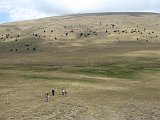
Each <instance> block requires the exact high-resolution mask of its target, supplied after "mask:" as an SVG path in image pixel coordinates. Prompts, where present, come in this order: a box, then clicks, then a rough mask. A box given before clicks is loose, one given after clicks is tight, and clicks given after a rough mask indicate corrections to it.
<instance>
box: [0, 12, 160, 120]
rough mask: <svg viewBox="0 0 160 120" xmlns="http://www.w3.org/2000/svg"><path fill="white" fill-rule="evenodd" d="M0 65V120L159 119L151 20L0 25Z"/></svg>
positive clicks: (157, 29) (159, 82)
mask: <svg viewBox="0 0 160 120" xmlns="http://www.w3.org/2000/svg"><path fill="white" fill-rule="evenodd" d="M0 58H1V59H0V104H1V106H0V119H15V120H17V119H22V120H23V119H38V120H39V119H42V120H44V119H46V120H47V119H48V120H49V119H51V120H53V119H62V120H64V119H73V120H74V119H76V120H80V119H84V120H85V119H86V120H93V119H95V120H106V119H109V120H112V119H113V120H121V119H123V120H132V119H133V120H135V119H147V120H151V119H155V120H158V119H160V103H159V101H160V95H159V93H160V15H159V14H156V13H99V14H96V13H95V14H79V15H68V16H61V17H49V18H44V19H38V20H31V21H21V22H13V23H5V24H0ZM62 88H63V89H65V90H67V92H68V96H67V97H64V96H62V95H61V89H62ZM52 89H55V91H56V95H55V96H54V97H50V100H49V102H45V97H44V94H45V93H46V92H47V91H51V90H52ZM50 94H51V93H50Z"/></svg>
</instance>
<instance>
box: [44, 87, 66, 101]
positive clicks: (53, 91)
mask: <svg viewBox="0 0 160 120" xmlns="http://www.w3.org/2000/svg"><path fill="white" fill-rule="evenodd" d="M45 96H46V101H47V102H48V101H49V92H47V93H46V94H45ZM52 96H55V90H52ZM62 96H65V97H67V91H65V90H64V89H62Z"/></svg>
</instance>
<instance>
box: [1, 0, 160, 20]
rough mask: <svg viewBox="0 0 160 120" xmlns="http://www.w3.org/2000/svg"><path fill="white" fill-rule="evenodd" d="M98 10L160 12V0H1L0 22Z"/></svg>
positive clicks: (96, 11) (95, 11)
mask: <svg viewBox="0 0 160 120" xmlns="http://www.w3.org/2000/svg"><path fill="white" fill-rule="evenodd" d="M98 12H156V13H160V0H0V23H4V22H12V21H21V20H31V19H37V18H43V17H49V16H61V15H67V14H78V13H98Z"/></svg>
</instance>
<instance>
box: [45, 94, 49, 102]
mask: <svg viewBox="0 0 160 120" xmlns="http://www.w3.org/2000/svg"><path fill="white" fill-rule="evenodd" d="M45 95H46V101H47V102H48V101H49V93H47V94H45Z"/></svg>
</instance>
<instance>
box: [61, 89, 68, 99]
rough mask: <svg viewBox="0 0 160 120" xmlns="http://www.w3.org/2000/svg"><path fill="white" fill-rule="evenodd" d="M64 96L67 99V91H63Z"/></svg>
mask: <svg viewBox="0 0 160 120" xmlns="http://www.w3.org/2000/svg"><path fill="white" fill-rule="evenodd" d="M62 95H63V96H66V97H67V91H65V90H64V89H62Z"/></svg>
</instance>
